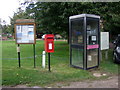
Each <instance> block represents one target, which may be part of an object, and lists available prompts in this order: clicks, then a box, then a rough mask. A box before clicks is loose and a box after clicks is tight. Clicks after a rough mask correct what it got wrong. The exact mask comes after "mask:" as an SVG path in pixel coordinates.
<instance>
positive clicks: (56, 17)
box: [26, 2, 120, 35]
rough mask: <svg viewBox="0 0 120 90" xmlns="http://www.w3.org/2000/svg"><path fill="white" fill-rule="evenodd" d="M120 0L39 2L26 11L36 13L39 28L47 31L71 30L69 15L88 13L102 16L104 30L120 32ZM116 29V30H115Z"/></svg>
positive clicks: (112, 32)
mask: <svg viewBox="0 0 120 90" xmlns="http://www.w3.org/2000/svg"><path fill="white" fill-rule="evenodd" d="M119 4H120V2H97V3H95V2H52V3H51V2H47V3H45V2H37V3H36V4H30V5H29V6H28V7H27V9H26V12H27V13H31V14H33V13H34V18H35V19H36V21H37V25H38V27H37V28H38V30H40V31H42V32H46V33H61V32H63V31H65V32H66V33H67V35H68V32H69V28H68V26H69V24H68V21H69V16H72V15H77V14H82V13H87V14H96V15H100V16H101V20H102V21H103V25H104V28H103V29H104V31H109V32H110V33H111V34H117V33H119V30H118V29H119V27H120V25H119V23H120V18H119V15H120V10H119V9H120V6H119ZM114 30H116V32H114Z"/></svg>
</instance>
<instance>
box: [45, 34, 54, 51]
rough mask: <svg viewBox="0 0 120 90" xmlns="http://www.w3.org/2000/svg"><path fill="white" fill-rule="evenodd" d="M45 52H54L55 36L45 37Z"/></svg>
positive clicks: (48, 35)
mask: <svg viewBox="0 0 120 90" xmlns="http://www.w3.org/2000/svg"><path fill="white" fill-rule="evenodd" d="M45 51H46V52H48V53H52V52H54V35H53V34H47V35H45Z"/></svg>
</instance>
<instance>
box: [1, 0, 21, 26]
mask: <svg viewBox="0 0 120 90" xmlns="http://www.w3.org/2000/svg"><path fill="white" fill-rule="evenodd" d="M19 6H20V5H19V0H0V18H1V21H3V20H5V21H6V24H10V19H9V17H12V16H13V14H14V12H17V8H18V7H19Z"/></svg>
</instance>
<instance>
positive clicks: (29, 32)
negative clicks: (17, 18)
mask: <svg viewBox="0 0 120 90" xmlns="http://www.w3.org/2000/svg"><path fill="white" fill-rule="evenodd" d="M34 39H35V33H34V25H16V43H34Z"/></svg>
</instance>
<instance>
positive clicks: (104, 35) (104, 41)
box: [100, 32, 109, 50]
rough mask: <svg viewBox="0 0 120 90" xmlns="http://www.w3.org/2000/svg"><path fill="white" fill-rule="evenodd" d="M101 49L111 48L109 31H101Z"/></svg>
mask: <svg viewBox="0 0 120 90" xmlns="http://www.w3.org/2000/svg"><path fill="white" fill-rule="evenodd" d="M100 43H101V50H106V49H109V32H101V42H100Z"/></svg>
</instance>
